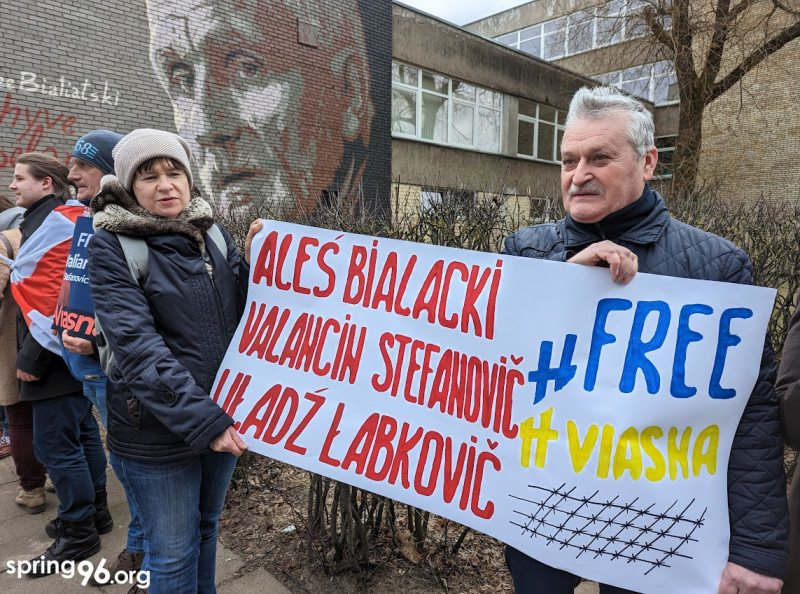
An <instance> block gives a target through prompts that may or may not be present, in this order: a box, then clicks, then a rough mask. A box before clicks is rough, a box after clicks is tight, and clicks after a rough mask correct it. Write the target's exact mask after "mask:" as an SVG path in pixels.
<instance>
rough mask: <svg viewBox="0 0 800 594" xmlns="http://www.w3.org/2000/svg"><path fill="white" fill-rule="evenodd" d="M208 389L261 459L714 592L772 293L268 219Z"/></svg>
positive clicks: (541, 548)
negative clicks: (732, 476)
mask: <svg viewBox="0 0 800 594" xmlns="http://www.w3.org/2000/svg"><path fill="white" fill-rule="evenodd" d="M252 254H253V255H252V267H251V276H250V281H251V282H250V289H249V294H248V302H247V305H246V307H245V312H244V316H243V318H242V321H241V323H240V325H239V328H238V330H237V332H236V335H235V336H234V339H233V341H232V343H231V346H230V347H229V349H228V352H227V354H226V356H225V359H224V361H223V363H222V366H221V368H220V371H219V373H218V376H217V380H216V384H215V387H214V390H213V392H212V395H213V397H214V399H215V400H216V401H217V402H218V403H219V404H220V406H222V407H223V408H224V409H225V410H226V411H228V413H229V414H230V415H231V416H232V417H233V418H234V419H235V421H236V425H235V426H236V428H237V430H238V431H239V432H240V433H241V434H242V435H243V436H244V438H245V440H246V441H247V443H248V445H249V447H250V448H251V449H252V450H254V451H256V452H258V453H260V454H263V455H266V456H270V457H272V458H275V459H278V460H282V461H284V462H288V463H289V464H293V465H296V466H299V467H302V468H305V469H307V470H310V471H312V472H315V473H319V474H323V475H326V476H329V477H331V478H333V479H336V480H338V481H343V482H347V483H350V484H352V485H355V486H357V487H360V488H363V489H367V490H369V491H372V492H375V493H379V494H382V495H385V496H387V497H391V498H393V499H396V500H399V501H402V502H405V503H408V504H411V505H414V506H417V507H420V508H424V509H427V510H430V511H431V512H433V513H436V514H439V515H441V516H444V517H447V518H450V519H452V520H455V521H457V522H460V523H462V524H465V525H467V526H471V527H472V528H475V529H476V530H480V531H481V532H485V533H487V534H490V535H492V536H494V537H496V538H498V539H500V540H502V541H504V542H506V543H508V544H510V545H512V546H514V547H516V548H518V549H520V550H522V551H524V552H526V553H527V554H529V555H531V556H533V557H535V558H537V559H539V560H540V561H542V562H544V563H547V564H549V565H552V566H555V567H559V568H563V569H566V570H569V571H571V572H573V573H576V574H579V575H581V576H584V577H587V578H590V579H594V580H597V581H600V582H604V583H609V584H614V585H617V586H621V587H624V588H629V589H633V590H638V591H644V592H654V593H667V592H669V593H673V592H681V593H684V594H691V593H708V592H715V591H716V588H717V583H718V580H719V577H720V575H721V573H722V570H723V567H724V565H725V562H726V560H727V555H728V540H729V526H728V506H727V482H726V469H727V464H728V456H729V452H730V447H731V442H732V440H733V435H734V432H735V430H736V426H737V424H738V421H739V418H740V416H741V413H742V411H743V409H744V406H745V404H746V402H747V399H748V397H749V394H750V392H751V390H752V388H753V386H754V384H755V380H756V377H757V373H758V367H759V361H760V358H761V350H762V347H763V342H764V335H765V330H766V326H767V321H768V318H769V314H770V311H771V307H772V300H773V298H774V291H773V290H771V289H764V288H759V287H752V286H740V285H731V284H725V283H713V282H702V281H689V280H684V279H676V278H668V277H659V276H652V275H646V274H639V275H637V276H636V277H635V278H634V279H633V281H632V282H631V283H630V284H629V285H627V286H624V287H623V286H619V285H615V284H613V283H612V282H611V280H610V275H609V274H608V271H607V270H605V269H601V268H589V267H585V266H578V265H571V264H570V265H568V264H562V263H554V262H545V261H539V260H534V259H528V258H516V257H508V256H499V255H497V254H489V253H481V252H472V251H466V250H457V249H450V248H441V247H435V246H430V245H423V244H416V243H409V242H402V241H396V240H389V239H377V238H374V237H366V236H361V235H354V234H346V233H340V232H336V231H329V230H324V229H316V228H311V227H302V226H298V225H292V224H287V223H278V222H272V221H266V222H265V229H264V230H263V231H262V232H261V233H260V234H259V235H258V236H257V237H256V239H255V241H254V242H253V249H252Z"/></svg>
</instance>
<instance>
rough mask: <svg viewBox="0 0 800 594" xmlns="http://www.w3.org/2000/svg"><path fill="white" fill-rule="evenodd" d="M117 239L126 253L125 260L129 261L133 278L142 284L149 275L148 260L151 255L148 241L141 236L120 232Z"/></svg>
mask: <svg viewBox="0 0 800 594" xmlns="http://www.w3.org/2000/svg"><path fill="white" fill-rule="evenodd" d="M117 239H119V245H120V246H121V247H122V253H123V254H124V255H125V261H126V262H127V263H128V270H130V273H131V278H133V280H135V281H136V282H137V283H138V284H139V286H141V285H142V281H143V280H144V278H145V277H146V276H147V260H148V257H149V252H148V248H147V242H146V241H145V240H144V239H141V238H140V237H132V236H130V235H120V234H117Z"/></svg>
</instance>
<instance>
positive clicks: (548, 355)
mask: <svg viewBox="0 0 800 594" xmlns="http://www.w3.org/2000/svg"><path fill="white" fill-rule="evenodd" d="M577 340H578V336H577V335H576V334H567V336H566V337H565V338H564V350H563V351H561V361H560V363H559V365H558V367H550V362H551V360H552V358H553V343H552V341H549V340H543V341H542V346H541V347H540V348H539V367H538V368H537V369H535V370H534V371H531V372H529V373H528V381H529V382H532V383H535V384H536V393H535V394H534V397H533V403H534V404H536V403H537V402H541V401H542V399H543V398H544V397H545V395H546V394H547V383H548V382H550V381H553V382H554V384H555V391H556V392H558V391H559V390H561V389H562V388H563V387H564V386H566V385H567V384H568V383H569V382H570V380H572V378H574V377H575V372H576V371H577V370H578V367H577V366H576V365H573V364H572V355H574V354H575V343H576V342H577Z"/></svg>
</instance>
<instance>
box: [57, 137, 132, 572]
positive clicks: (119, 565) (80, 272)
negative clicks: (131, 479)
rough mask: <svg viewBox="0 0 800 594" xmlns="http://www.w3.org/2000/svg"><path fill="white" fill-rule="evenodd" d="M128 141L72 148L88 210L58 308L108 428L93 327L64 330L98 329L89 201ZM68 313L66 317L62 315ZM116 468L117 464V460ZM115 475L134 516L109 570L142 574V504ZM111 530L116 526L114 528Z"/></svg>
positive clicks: (69, 346) (98, 140)
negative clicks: (66, 321) (117, 151)
mask: <svg viewBox="0 0 800 594" xmlns="http://www.w3.org/2000/svg"><path fill="white" fill-rule="evenodd" d="M120 138H122V135H121V134H118V133H117V132H112V131H110V130H92V131H91V132H88V133H86V134H84V135H83V136H81V137H80V138H79V139H78V140H77V141H76V142H75V146H74V148H73V149H72V155H71V159H70V165H69V180H70V181H71V182H72V183H73V184H74V185H75V188H76V190H77V196H76V197H77V199H78V200H79V201H80V202H82V203H83V204H85V205H86V206H87V208H86V212H85V214H84V215H83V216H81V217H78V219H77V221H76V222H75V232H74V234H73V239H72V245H71V246H70V250H69V258H68V259H67V267H66V269H65V271H64V281H63V283H62V285H61V293H60V295H59V305H58V309H57V310H56V316H55V324H54V325H55V326H56V328H57V329H58V330H59V331H60V338H61V343H62V347H63V349H64V360H65V361H66V363H67V366H68V367H69V368H70V371H71V372H72V375H73V376H74V377H75V379H77V380H78V381H80V382H81V383H82V384H83V393H84V395H86V397H87V398H88V399H89V400H90V401H91V402H92V404H94V405H95V407H96V408H97V412H98V413H99V415H100V421H101V422H102V424H103V425H104V426H106V427H108V406H107V403H106V381H107V378H106V375H105V373H103V370H102V368H101V367H100V360H99V357H98V352H97V347H96V344H95V337H94V336H93V334H92V333H91V332H89V333H86V334H83V333H81V332H79V331H78V328H82V329H84V330H85V329H86V328H88V327H89V326H88V324H86V323H82V324H75V327H74V328H70V329H67V328H64V327H63V326H64V323H63V322H62V320H64V319H65V318H66V317H67V316H74V317H73V318H72V319H73V320H74V319H77V320H88V321H90V322H91V326H92V327H93V326H94V307H93V305H92V298H91V290H90V287H89V275H88V273H89V270H88V267H87V262H88V258H89V256H88V248H89V244H90V243H91V239H92V235H93V233H94V229H93V227H92V214H91V211H90V210H89V208H88V206H89V202H90V201H91V199H92V198H94V197H95V196H96V195H97V194H98V193H99V192H100V180H101V179H102V177H103V176H104V175H107V174H110V173H113V172H114V158H113V156H112V154H111V151H112V149H113V148H114V147H115V146H116V144H117V142H119V140H120ZM59 314H64V315H59ZM111 463H112V468H114V460H113V459H112V460H111ZM114 473H115V474H116V475H117V477H118V478H119V479H120V483H121V484H122V488H123V490H124V491H125V494H126V496H127V502H128V510H129V512H130V518H131V520H130V523H129V524H128V539H127V541H126V545H125V548H124V549H123V550H122V552H121V553H119V555H117V558H116V560H115V561H113V562H112V563H111V564H110V565H109V568H108V569H109V571H110V572H111V573H112V574H115V573H116V572H118V571H125V572H129V571H136V570H138V569H139V568H140V567H141V565H142V560H143V559H144V554H145V550H146V544H145V540H144V532H143V531H142V525H141V520H140V519H139V514H138V512H137V510H136V504H135V503H134V500H133V498H132V497H130V496H129V495H128V492H129V487H128V485H127V484H126V482H125V477H124V475H122V474H121V473H120V472H119V471H118V470H117V469H116V468H114ZM57 527H58V526H57V521H56V520H54V521H51V522H50V523H49V524H48V526H47V528H46V530H47V533H48V535H50V536H51V537H55V533H56V531H57ZM108 530H109V531H110V530H111V526H108Z"/></svg>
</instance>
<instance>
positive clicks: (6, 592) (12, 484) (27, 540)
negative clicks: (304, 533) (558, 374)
mask: <svg viewBox="0 0 800 594" xmlns="http://www.w3.org/2000/svg"><path fill="white" fill-rule="evenodd" d="M107 472H108V505H109V508H110V509H111V515H112V516H113V518H114V530H112V531H111V532H110V533H108V534H105V535H103V536H101V537H100V538H101V539H102V541H103V548H102V549H100V552H99V553H97V554H96V555H95V556H94V557H91V558H90V559H89V560H90V561H91V562H92V563H94V564H95V566H97V565H98V564H99V563H100V560H101V559H103V558H105V559H106V564H108V563H110V562H111V561H112V560H114V559H116V556H117V554H118V553H119V552H120V551H121V550H122V548H123V546H124V544H125V535H126V533H125V528H126V527H127V525H128V507H127V505H126V503H125V495H124V494H123V492H122V487H121V486H120V484H119V482H118V481H117V480H116V478H115V477H114V473H113V472H112V470H111V467H108V469H107ZM17 485H18V483H17V476H16V474H15V472H14V464H13V462H12V461H11V458H5V459H4V460H0V592H3V594H56V593H58V594H76V593H81V592H82V593H85V592H86V588H84V586H82V585H81V581H82V580H83V577H82V576H80V575H77V574H76V575H75V576H74V577H73V578H72V579H67V578H65V577H63V576H58V575H52V576H49V577H46V578H41V579H36V580H32V579H28V578H25V577H23V578H20V579H18V578H17V577H16V576H15V575H10V574H9V573H8V568H9V562H10V561H19V560H27V559H32V558H34V557H35V556H37V555H39V554H41V553H42V552H43V551H44V550H45V549H46V548H47V546H48V545H49V544H50V542H51V539H49V538H48V537H47V535H46V534H45V533H44V525H45V524H46V523H47V522H48V521H49V520H50V519H51V518H53V517H55V513H56V507H57V505H58V501H57V500H56V497H55V494H53V493H47V509H45V511H44V512H43V513H41V514H36V515H30V514H28V513H26V512H25V511H23V510H22V509H21V508H20V507H18V506H17V505H16V504H15V503H14V497H15V496H16V494H17ZM129 587H130V586H128V585H125V586H123V585H114V586H105V587H102V588H89V589H88V592H89V593H94V592H101V593H103V594H105V593H109V594H124V593H125V592H127V591H128V589H129ZM217 591H218V592H219V594H251V593H256V592H257V593H259V594H291V592H290V591H289V590H287V589H286V588H285V587H284V586H282V585H281V584H280V583H279V582H278V581H277V580H276V579H275V578H274V577H273V576H272V575H270V574H269V573H268V572H266V571H265V570H263V569H260V568H258V569H255V570H252V571H251V570H249V568H247V567H245V566H244V564H243V563H242V560H241V559H240V558H239V557H238V555H237V554H236V553H234V552H233V551H230V550H228V549H226V548H225V547H223V546H222V543H220V544H219V547H218V548H217ZM596 592H597V586H596V585H595V584H588V583H584V584H581V585H580V586H579V587H578V589H577V590H576V592H575V594H596Z"/></svg>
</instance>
